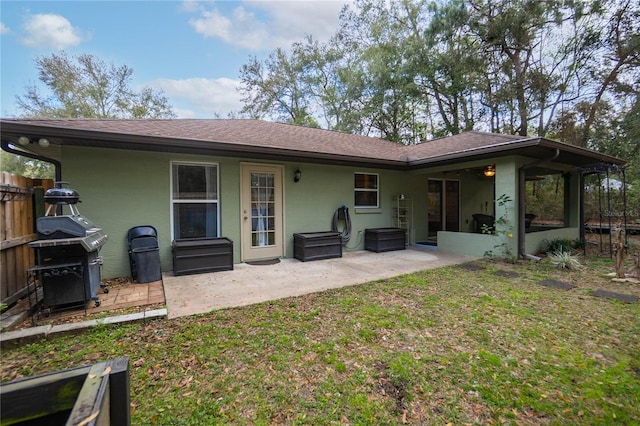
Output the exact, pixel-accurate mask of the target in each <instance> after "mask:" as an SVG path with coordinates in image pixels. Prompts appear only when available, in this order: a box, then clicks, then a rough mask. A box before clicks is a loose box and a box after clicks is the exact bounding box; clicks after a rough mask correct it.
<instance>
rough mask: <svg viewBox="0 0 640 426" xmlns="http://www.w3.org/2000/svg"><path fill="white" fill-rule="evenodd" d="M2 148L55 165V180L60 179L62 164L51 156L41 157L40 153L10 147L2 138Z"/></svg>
mask: <svg viewBox="0 0 640 426" xmlns="http://www.w3.org/2000/svg"><path fill="white" fill-rule="evenodd" d="M2 150H3V151H7V152H9V153H11V154H15V155H20V156H22V157H27V158H31V159H33V160H39V161H44V162H45V163H51V164H53V166H54V167H55V171H56V172H55V174H56V178H55V180H56V182H59V181H61V180H62V164H61V163H60V162H59V161H58V160H54V159H53V158H47V157H42V156H40V155H37V154H33V153H31V152H27V151H19V150H17V149H14V148H11V146H10V145H9V142H7V141H6V140H2Z"/></svg>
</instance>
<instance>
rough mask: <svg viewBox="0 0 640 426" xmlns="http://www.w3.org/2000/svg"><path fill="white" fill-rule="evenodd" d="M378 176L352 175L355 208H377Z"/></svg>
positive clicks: (369, 174)
mask: <svg viewBox="0 0 640 426" xmlns="http://www.w3.org/2000/svg"><path fill="white" fill-rule="evenodd" d="M378 199H379V197H378V174H376V173H354V201H355V202H354V204H355V206H356V207H369V208H376V207H379V206H380V205H379V203H378Z"/></svg>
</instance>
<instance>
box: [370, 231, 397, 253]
mask: <svg viewBox="0 0 640 426" xmlns="http://www.w3.org/2000/svg"><path fill="white" fill-rule="evenodd" d="M406 242H407V241H406V235H405V232H404V229H401V228H373V229H365V230H364V248H365V250H369V251H375V252H376V253H380V252H381V251H392V250H404V249H405V248H406Z"/></svg>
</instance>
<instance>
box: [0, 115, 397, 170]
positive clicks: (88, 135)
mask: <svg viewBox="0 0 640 426" xmlns="http://www.w3.org/2000/svg"><path fill="white" fill-rule="evenodd" d="M2 127H3V129H2V132H3V133H4V134H6V135H10V136H13V137H14V138H15V139H17V138H18V137H19V136H23V135H24V136H29V137H40V136H41V135H42V134H43V132H45V133H46V135H47V138H48V139H49V140H50V141H51V142H52V143H56V144H59V145H67V146H89V147H99V148H111V149H125V150H142V151H153V152H174V153H183V154H203V155H212V154H214V155H217V156H223V157H245V158H253V159H261V160H288V161H294V162H295V161H304V162H307V163H322V164H332V165H350V166H359V167H378V168H385V169H396V170H402V169H406V167H407V163H406V161H403V160H394V159H381V158H370V157H360V156H352V155H344V154H331V153H322V152H309V151H300V150H295V149H286V148H279V147H267V146H256V145H247V144H233V143H228V142H216V141H210V140H200V139H181V138H180V139H179V138H168V137H158V136H149V135H139V134H131V133H112V132H103V131H95V130H85V129H69V128H64V127H55V126H42V125H34V124H24V123H21V124H19V125H17V126H16V125H14V123H13V122H11V121H3V123H2Z"/></svg>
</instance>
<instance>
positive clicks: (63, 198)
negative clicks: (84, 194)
mask: <svg viewBox="0 0 640 426" xmlns="http://www.w3.org/2000/svg"><path fill="white" fill-rule="evenodd" d="M55 184H56V186H57V188H51V189H47V191H46V192H45V193H44V201H46V202H47V203H49V204H77V203H78V202H79V201H80V194H78V191H76V190H74V189H71V188H63V187H62V185H68V184H69V183H68V182H56V183H55Z"/></svg>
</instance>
